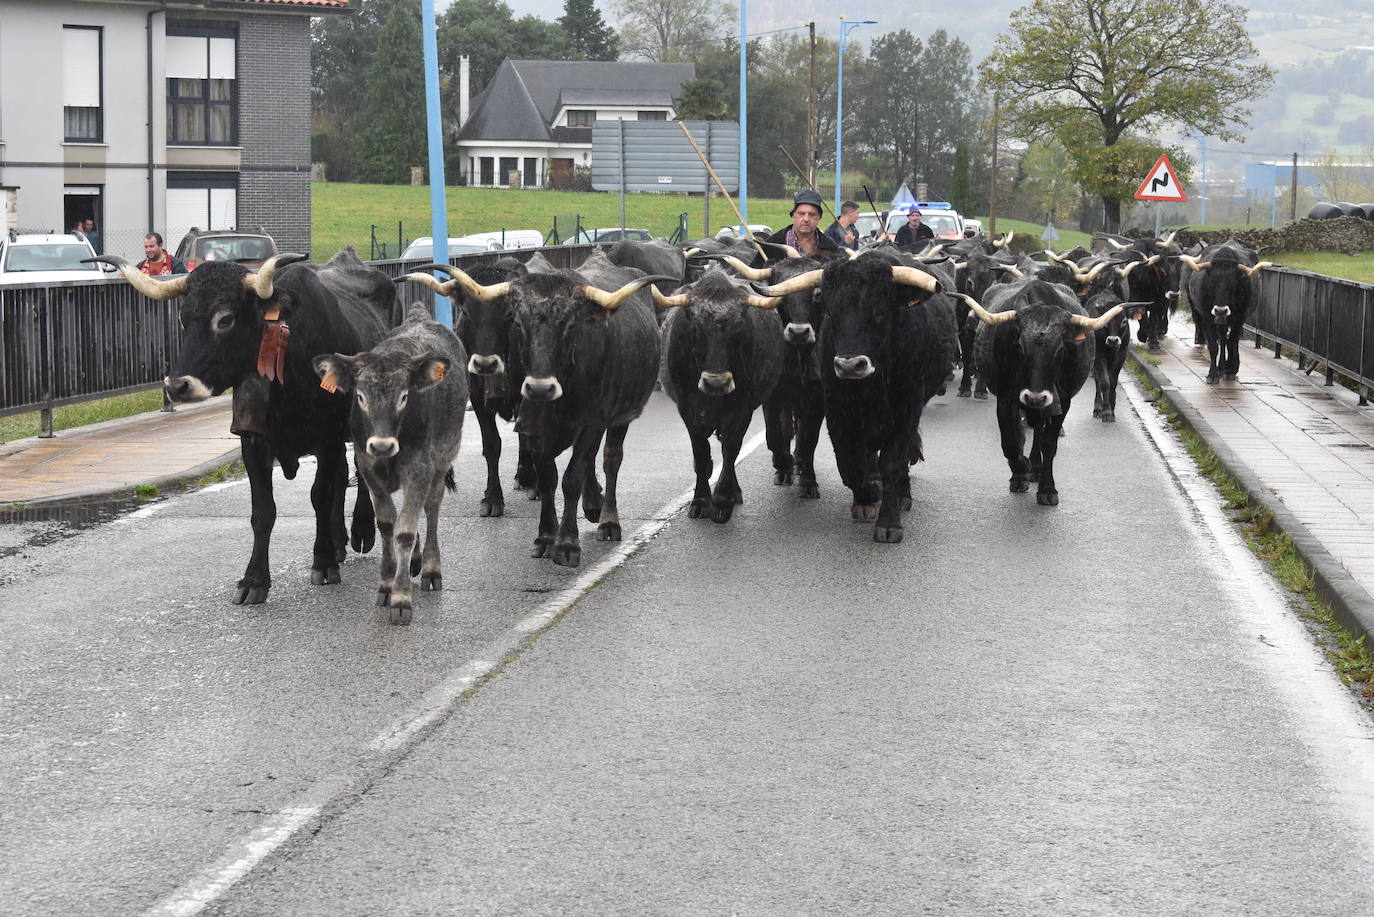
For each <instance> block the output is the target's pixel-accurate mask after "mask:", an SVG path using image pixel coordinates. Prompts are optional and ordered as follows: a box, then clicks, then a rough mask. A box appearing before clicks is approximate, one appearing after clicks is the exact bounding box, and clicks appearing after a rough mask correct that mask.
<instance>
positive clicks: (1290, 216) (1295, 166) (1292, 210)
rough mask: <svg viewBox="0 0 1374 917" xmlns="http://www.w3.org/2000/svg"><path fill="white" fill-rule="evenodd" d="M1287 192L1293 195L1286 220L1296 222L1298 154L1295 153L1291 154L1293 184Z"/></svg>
mask: <svg viewBox="0 0 1374 917" xmlns="http://www.w3.org/2000/svg"><path fill="white" fill-rule="evenodd" d="M1288 190H1289V193H1290V194H1292V195H1293V200H1292V202H1291V203H1292V207H1291V208H1290V210H1289V212H1288V219H1290V220H1296V219H1297V218H1298V154H1297V153H1294V154H1293V183H1292V185H1291V186H1290V187H1289V189H1288Z"/></svg>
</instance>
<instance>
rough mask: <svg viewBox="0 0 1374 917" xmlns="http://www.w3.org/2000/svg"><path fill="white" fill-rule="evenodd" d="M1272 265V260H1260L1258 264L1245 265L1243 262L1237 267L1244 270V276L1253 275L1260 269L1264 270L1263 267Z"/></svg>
mask: <svg viewBox="0 0 1374 917" xmlns="http://www.w3.org/2000/svg"><path fill="white" fill-rule="evenodd" d="M1273 266H1274V262H1272V261H1261V262H1260V263H1259V264H1257V265H1255V266H1254V267H1246V266H1245V265H1243V264H1241V265H1238V267H1239V268H1240V269H1241V270H1242V271H1244V272H1245V276H1246V277H1253V276H1255V275H1256V274H1258V273H1259V272H1260V271H1262V270H1264V269H1265V268H1267V267H1273Z"/></svg>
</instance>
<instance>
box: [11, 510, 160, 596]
mask: <svg viewBox="0 0 1374 917" xmlns="http://www.w3.org/2000/svg"><path fill="white" fill-rule="evenodd" d="M157 502H160V501H156V500H140V499H138V498H136V497H130V498H128V499H125V500H105V501H101V502H99V503H85V504H78V505H67V506H40V507H33V508H29V507H14V506H9V507H4V508H0V560H4V559H5V558H7V557H14V556H16V555H20V554H23V553H24V552H26V551H29V550H31V549H33V548H41V547H45V546H47V545H50V544H54V543H56V542H58V541H61V540H62V539H64V538H71V537H73V536H74V535H79V534H80V533H81V532H84V531H87V530H88V529H92V528H95V527H96V526H97V525H103V524H105V523H107V522H112V521H114V520H115V519H118V518H119V517H120V516H123V515H125V514H127V513H130V512H133V511H134V510H137V509H141V508H143V507H145V506H151V505H153V504H155V503H157ZM3 583H4V579H3V578H0V584H3Z"/></svg>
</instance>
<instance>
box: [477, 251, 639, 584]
mask: <svg viewBox="0 0 1374 917" xmlns="http://www.w3.org/2000/svg"><path fill="white" fill-rule="evenodd" d="M464 276H465V275H463V274H462V272H461V271H457V270H456V269H455V271H454V277H455V279H458V280H460V282H462V281H463V277H464ZM661 279H664V278H660V277H654V276H645V275H644V274H642V273H641V272H639V271H636V270H633V269H631V268H621V267H616V266H615V265H613V264H611V262H610V261H609V260H607V259H606V257H605V255H604V254H602V253H601V252H596V253H594V254H593V255H592V256H591V257H590V258H588V259H587V260H586V262H584V263H583V265H582V266H581V268H579V269H578V270H576V271H572V270H560V271H555V272H554V273H551V274H542V273H531V274H527V275H525V276H523V277H516V278H514V279H512V280H508V281H505V282H503V283H498V284H493V285H489V286H486V287H485V288H481V287H479V288H478V289H481V291H482V293H481V295H482V296H483V297H493V298H494V297H502V296H504V297H508V302H509V306H510V309H511V313H512V315H513V316H514V330H513V336H512V348H511V352H512V360H513V361H516V360H518V362H519V365H520V366H522V367H524V371H525V377H524V380H523V382H522V384H521V386H520V394H521V397H522V398H523V401H522V402H521V405H520V413H519V419H518V420H517V422H516V430H517V431H518V432H520V433H523V434H525V435H526V436H527V437H528V442H529V446H530V453H531V456H532V457H533V459H534V467H535V476H536V487H537V489H538V491H539V498H540V501H541V507H540V517H539V534H538V537H536V538H535V542H534V555H533V556H535V557H549V558H551V559H552V560H553V562H554V563H556V564H560V565H562V566H565V567H576V566H577V565H578V564H579V563H581V559H582V548H581V545H580V543H579V538H578V531H577V504H578V501H579V500H581V501H582V509H583V512H584V513H585V514H586V516H587V518H588V520H590V521H592V522H599V523H600V525H599V529H598V532H597V538H598V539H599V540H601V541H619V540H620V537H621V531H620V515H619V511H618V508H617V506H616V479H617V477H618V475H619V473H620V463H621V461H622V459H623V458H624V442H625V434H626V432H627V430H628V429H629V425H630V422H631V421H632V420H634V419H635V418H636V417H638V416H639V415H640V413H641V412H643V410H644V405H645V404H646V403H647V402H648V400H649V396H650V394H652V393H653V390H654V379H655V376H656V375H657V372H658V323H657V320H656V319H655V317H654V307H653V305H652V303H651V302H650V301H649V294H648V293H647V292H644V293H641V292H640V288H641V287H643V286H645V285H647V284H650V283H653V282H654V281H656V280H661ZM465 285H466V283H465ZM474 286H476V285H475V284H474ZM603 436H605V438H606V449H605V453H604V456H603V467H604V469H605V472H606V490H605V494H604V498H603V495H602V494H601V493H600V492H599V491H597V490H596V489H594V488H593V487H589V486H587V484H588V481H589V480H590V482H591V483H592V484H594V483H595V469H594V467H593V460H594V458H595V456H596V450H597V446H598V445H600V443H601V439H602V437H603ZM569 448H571V449H572V454H571V456H570V457H569V459H568V464H567V467H566V468H565V469H564V472H563V519H562V522H561V523H560V522H559V520H558V516H557V512H556V510H555V507H554V498H553V490H554V486H555V484H557V483H558V469H557V467H556V466H555V464H554V460H555V459H556V458H557V457H558V456H559V455H560V454H562V453H563V452H565V451H566V450H568V449H569Z"/></svg>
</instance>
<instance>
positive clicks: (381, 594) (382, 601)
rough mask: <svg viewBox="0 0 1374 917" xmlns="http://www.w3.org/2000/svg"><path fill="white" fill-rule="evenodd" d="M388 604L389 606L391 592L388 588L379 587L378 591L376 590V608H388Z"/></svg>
mask: <svg viewBox="0 0 1374 917" xmlns="http://www.w3.org/2000/svg"><path fill="white" fill-rule="evenodd" d="M390 604H391V590H390V589H388V588H387V587H385V586H380V587H378V589H377V607H378V608H385V607H386V606H388V605H390Z"/></svg>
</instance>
